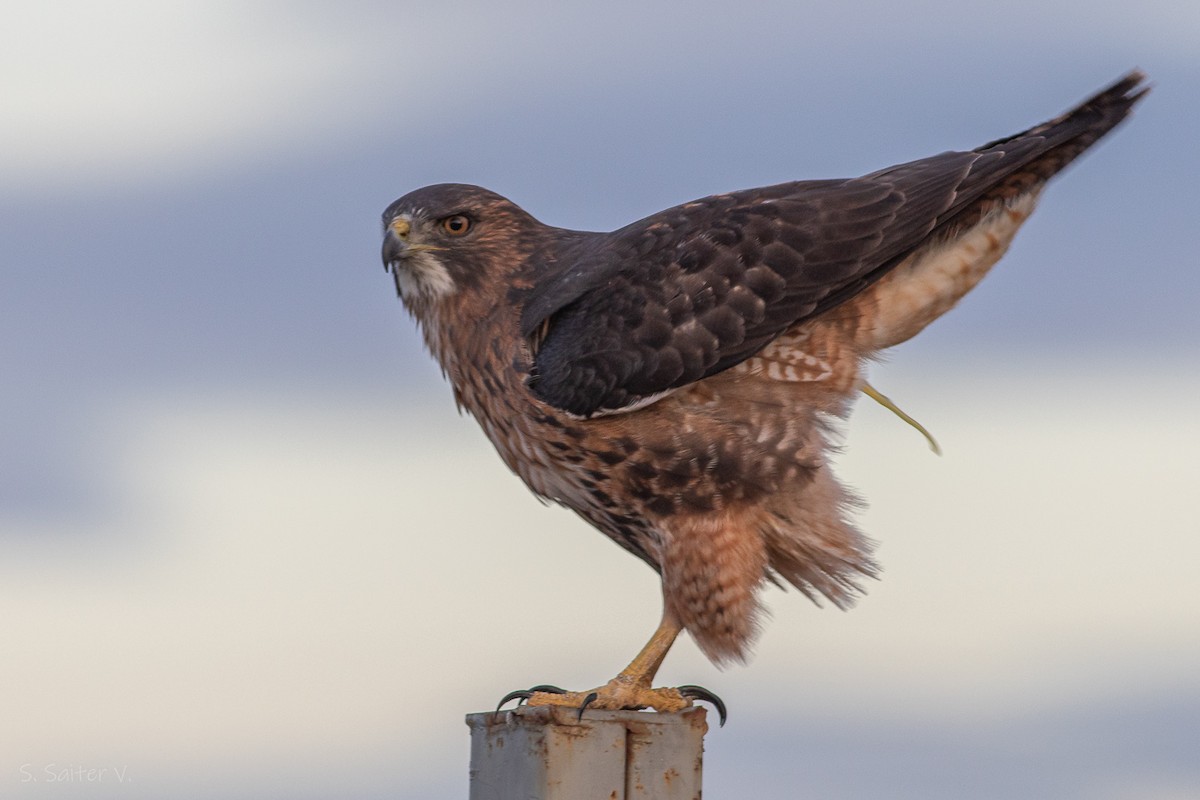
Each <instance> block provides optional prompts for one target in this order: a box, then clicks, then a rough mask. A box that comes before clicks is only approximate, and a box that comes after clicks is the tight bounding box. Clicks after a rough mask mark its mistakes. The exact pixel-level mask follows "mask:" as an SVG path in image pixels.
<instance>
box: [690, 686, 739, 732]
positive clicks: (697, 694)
mask: <svg viewBox="0 0 1200 800" xmlns="http://www.w3.org/2000/svg"><path fill="white" fill-rule="evenodd" d="M678 689H679V693H680V694H681V695H683V696H684V697H691V698H693V699H695V700H703V701H704V702H706V703H712V704H713V708H715V709H716V710H717V719H718V720H720V725H719V726H718V727H721V728H724V727H725V720H726V718H727V715H726V713H725V703H724V702H723V701H722V700H721V698H719V697H717V696H716V695H715V694H713V693H712V692H710V691H709V690H708V689H705V688H704V687H703V686H691V685H688V686H680V687H678Z"/></svg>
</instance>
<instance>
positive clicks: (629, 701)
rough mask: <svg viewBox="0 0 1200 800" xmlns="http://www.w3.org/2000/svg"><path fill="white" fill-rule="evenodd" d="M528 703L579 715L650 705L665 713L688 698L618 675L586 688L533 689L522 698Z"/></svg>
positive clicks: (686, 703)
mask: <svg viewBox="0 0 1200 800" xmlns="http://www.w3.org/2000/svg"><path fill="white" fill-rule="evenodd" d="M526 702H527V704H528V705H531V706H566V707H568V708H577V709H579V711H580V715H581V716H582V713H583V711H584V709H589V708H598V709H605V710H609V711H621V710H629V711H636V710H638V709H643V708H652V709H654V710H655V711H663V712H667V713H671V712H675V711H682V710H683V709H685V708H687V707H689V706H691V705H692V701H691V699H690V698H688V697H685V696H684V695H683V694H682V693H680V691H679V690H678V689H672V688H669V687H664V688H661V689H651V688H650V687H648V686H638V685H636V684H633V683H628V682H626V681H622V680H620V679H613V680H611V681H609V682H608V683H607V684H605V685H604V686H601V687H599V688H597V689H592V690H591V691H587V692H563V693H562V694H557V693H554V692H534V693H533V694H532V696H530V697H528V698H526Z"/></svg>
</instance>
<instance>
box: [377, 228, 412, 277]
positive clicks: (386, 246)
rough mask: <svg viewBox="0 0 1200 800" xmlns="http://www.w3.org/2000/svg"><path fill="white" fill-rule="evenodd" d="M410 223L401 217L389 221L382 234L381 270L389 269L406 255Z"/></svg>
mask: <svg viewBox="0 0 1200 800" xmlns="http://www.w3.org/2000/svg"><path fill="white" fill-rule="evenodd" d="M411 230H412V223H410V222H409V221H408V220H407V219H404V218H403V217H398V218H396V219H394V220H392V221H391V223H390V224H389V225H388V226H387V230H386V231H384V234H383V268H384V269H385V270H386V269H390V268H391V266H392V265H393V264H395V263H396V262H398V261H400V260H401V259H403V258H404V257H405V255H406V254H407V253H408V249H409V244H408V234H409V232H410V231H411Z"/></svg>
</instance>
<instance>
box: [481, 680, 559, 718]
mask: <svg viewBox="0 0 1200 800" xmlns="http://www.w3.org/2000/svg"><path fill="white" fill-rule="evenodd" d="M536 692H545V693H547V694H566V693H567V690H566V689H560V688H559V687H557V686H553V685H551V684H549V683H539V684H538V685H537V686H530V687H529V688H528V689H517V690H516V691H515V692H509V693H508V694H506V695H504V697H501V698H500V702H499V703H498V704H497V705H496V710H495V711H494V712H492V713H493V714H499V713H500V709H502V708H504V704H505V703H507V702H509V701H511V700H516V701H517V707H518V708H519V707H520V706H521V705H522V704H523V703H524V702H525V701H526V700H528V699H529V698H531V697H533V695H534V694H535V693H536Z"/></svg>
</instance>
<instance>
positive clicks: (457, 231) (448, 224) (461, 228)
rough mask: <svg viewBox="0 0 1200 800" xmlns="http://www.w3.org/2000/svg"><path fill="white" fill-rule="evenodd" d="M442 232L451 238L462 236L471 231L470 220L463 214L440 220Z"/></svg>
mask: <svg viewBox="0 0 1200 800" xmlns="http://www.w3.org/2000/svg"><path fill="white" fill-rule="evenodd" d="M442 230H444V231H445V232H446V233H448V234H450V235H451V236H462V235H463V234H464V233H466V232H467V231H469V230H471V218H470V217H468V216H466V215H465V214H454V215H453V216H449V217H446V218H445V219H443V220H442Z"/></svg>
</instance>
